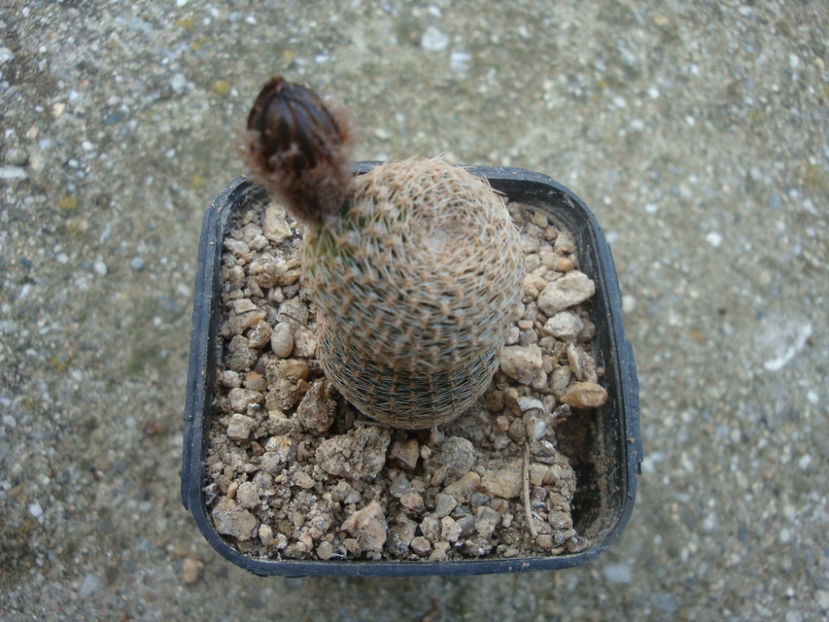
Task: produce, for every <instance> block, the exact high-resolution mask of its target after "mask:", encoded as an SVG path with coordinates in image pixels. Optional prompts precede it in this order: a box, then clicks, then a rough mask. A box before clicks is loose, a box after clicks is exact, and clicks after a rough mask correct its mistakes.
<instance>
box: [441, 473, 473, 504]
mask: <svg viewBox="0 0 829 622" xmlns="http://www.w3.org/2000/svg"><path fill="white" fill-rule="evenodd" d="M480 487H481V476H480V475H478V474H477V473H475V472H474V471H470V472H469V473H467V474H466V475H464V476H463V477H462V478H460V479H459V480H458V481H456V482H453V483H451V484H449V485H448V486H447V487H446V488H445V489H444V490H443V492H444V493H445V494H447V495H451V496H452V497H454V498H455V499H456V500H457V501H458V502H459V503H463V502H464V501H466V500H467V499H468V498H469V496H470V495H471V494H472V493H474V492H476V491H477V490H478V489H479V488H480Z"/></svg>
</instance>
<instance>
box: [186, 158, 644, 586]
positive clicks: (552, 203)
mask: <svg viewBox="0 0 829 622" xmlns="http://www.w3.org/2000/svg"><path fill="white" fill-rule="evenodd" d="M376 164H377V162H358V163H356V164H355V165H354V171H355V173H356V174H359V173H363V172H366V171H368V170H370V169H371V168H372V167H373V166H375V165H376ZM470 170H471V171H472V172H473V173H474V174H476V175H479V176H481V177H486V178H487V179H488V180H489V183H490V184H491V185H492V187H493V188H495V189H496V190H499V191H501V192H503V193H504V194H505V195H506V196H507V197H508V198H509V200H510V201H516V202H521V203H527V204H531V205H534V206H536V207H539V208H542V209H544V210H546V211H547V212H548V213H549V214H550V215H551V217H552V219H553V221H555V222H556V223H557V224H560V225H561V226H563V227H564V228H566V229H568V230H569V231H570V232H571V233H572V234H573V236H574V238H575V240H576V244H577V247H578V259H579V267H580V269H581V270H582V271H583V272H585V273H586V274H587V275H588V276H590V277H591V278H592V279H593V281H594V282H595V283H596V294H595V295H594V296H593V298H592V299H591V300H590V301H589V303H588V304H589V314H590V318H591V320H592V321H593V323H594V324H595V325H596V331H597V334H596V338H595V352H594V354H595V356H596V364H597V366H602V367H604V370H605V373H604V376H603V382H604V384H605V387H606V389H607V392H608V400H607V402H606V403H605V404H604V406H602V407H601V408H598V409H594V410H591V411H577V412H575V414H574V415H572V416H571V417H570V418H568V419H567V421H566V422H564V423H562V424H560V425H559V427H558V428H557V429H556V434H557V438H558V446H559V448H560V449H561V450H562V451H564V453H566V454H568V457H569V458H570V460H571V463H572V465H573V468H574V469H575V471H576V475H577V482H578V483H577V488H576V494H575V498H574V502H573V515H574V522H575V527H576V530H577V531H578V533H579V534H580V535H583V536H587V537H588V538H589V539H590V541H591V542H592V543H593V544H592V546H590V547H589V548H587V549H585V550H583V551H581V552H579V553H573V554H567V555H559V556H554V557H532V558H521V559H518V558H513V559H482V560H462V561H447V562H429V561H402V562H401V561H342V560H329V561H306V560H260V559H253V558H250V557H247V556H245V555H242V554H241V553H239V552H238V551H237V550H236V549H234V548H233V547H232V546H231V545H230V543H229V542H227V541H226V540H224V539H223V538H222V537H221V536H220V535H219V534H218V533H217V532H216V530H215V528H214V527H213V523H212V522H211V519H210V516H209V513H208V510H207V508H206V505H205V493H204V484H205V469H204V457H205V454H206V448H207V438H208V432H209V429H210V422H211V418H212V417H213V410H212V401H213V392H214V388H215V381H216V366H217V363H218V362H219V361H220V356H221V344H220V338H219V336H218V326H219V319H220V318H219V316H220V299H221V296H220V290H221V255H222V242H223V239H224V236H225V231H226V228H227V223H228V219H229V217H230V216H231V214H232V213H233V212H235V211H236V210H243V209H246V208H247V207H250V206H253V205H256V204H257V203H260V202H265V201H267V194H266V192H265V191H264V190H263V189H262V188H260V187H259V186H257V185H255V184H253V183H251V182H249V181H247V180H245V179H242V178H239V179H236V180H234V181H233V182H231V183H230V185H229V186H227V188H226V189H225V190H224V191H223V192H222V194H221V195H219V197H218V198H217V199H216V201H215V202H214V203H213V204H212V205H211V206H210V207H208V209H207V212H206V213H205V215H204V221H203V224H202V234H201V243H200V244H199V256H198V265H199V269H198V275H197V277H196V286H195V293H194V301H193V323H192V332H191V337H190V361H189V374H188V378H187V402H186V406H185V414H184V456H183V464H182V470H181V496H182V501H183V503H184V506H185V507H186V508H188V509H189V510H190V512H192V514H193V517H194V518H195V520H196V524H197V525H198V526H199V529H200V530H201V532H202V533H203V534H204V537H205V538H207V541H208V542H210V544H211V545H212V546H213V547H214V548H215V549H216V550H217V551H218V552H219V553H221V554H222V555H223V556H224V557H226V558H227V559H229V560H230V561H232V562H233V563H234V564H236V565H238V566H241V567H242V568H244V569H246V570H249V571H250V572H252V573H254V574H258V575H281V576H288V577H298V576H308V575H352V576H418V575H465V574H469V575H471V574H487V573H502V572H520V571H528V570H557V569H560V568H569V567H572V566H578V565H580V564H583V563H585V562H587V561H588V560H590V559H592V558H594V557H596V556H597V555H598V554H599V553H601V552H602V551H604V550H605V549H607V548H608V546H610V544H611V543H612V542H613V541H615V540H616V538H618V537H619V534H620V533H621V532H622V529H623V528H624V526H625V524H626V523H627V521H628V518H629V517H630V513H631V510H632V509H633V502H634V497H635V494H636V477H637V474H638V473H639V469H640V464H641V460H642V446H641V436H640V432H639V393H638V391H639V385H638V381H637V377H636V367H635V365H634V362H633V352H632V350H631V347H630V344H629V343H628V342H627V341H626V340H625V337H624V329H623V327H622V317H621V295H620V293H619V283H618V280H617V277H616V271H615V268H614V265H613V259H612V257H611V254H610V248H609V247H608V245H607V242H606V240H605V237H604V235H603V234H602V232H601V230H600V229H599V226H598V224H597V223H596V219H595V217H594V216H593V214H592V213H591V212H590V210H589V209H588V208H587V206H586V205H585V204H584V203H583V202H582V201H581V200H580V199H579V198H578V197H576V196H575V195H574V194H573V193H572V192H570V191H569V190H568V189H567V188H565V187H563V186H561V185H560V184H558V183H556V182H554V181H553V180H552V179H550V178H549V177H547V176H545V175H541V174H538V173H533V172H529V171H525V170H521V169H516V168H501V167H483V166H482V167H472V168H471V169H470ZM568 447H569V448H570V449H569V450H568Z"/></svg>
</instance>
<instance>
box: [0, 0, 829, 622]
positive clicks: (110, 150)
mask: <svg viewBox="0 0 829 622" xmlns="http://www.w3.org/2000/svg"><path fill="white" fill-rule="evenodd" d="M550 7H554V8H550ZM0 32H1V33H2V43H0V118H1V119H2V121H0V131H2V152H0V156H2V161H0V197H2V198H0V337H1V338H2V345H0V542H1V543H0V611H2V614H0V616H2V617H3V619H6V620H27V619H38V620H44V619H48V620H51V619H77V620H91V619H102V620H119V619H120V620H127V619H132V620H158V619H164V620H191V619H192V620H207V619H215V620H224V619H228V620H229V619H241V618H245V619H277V620H282V619H285V620H288V619H290V620H324V619H330V620H340V619H342V620H365V619H372V620H376V621H380V620H431V621H435V620H490V619H491V620H602V619H608V620H632V619H652V620H671V619H678V620H711V619H722V620H732V619H733V620H761V619H769V620H784V621H786V622H797V621H798V620H804V621H805V620H816V619H819V618H821V617H823V616H825V615H826V614H827V610H829V548H827V538H826V534H827V529H829V504H828V503H827V499H826V492H827V490H829V422H827V403H829V402H828V400H829V392H828V391H827V387H826V376H827V365H828V364H827V361H829V356H828V355H829V337H827V325H829V322H828V321H827V319H829V318H827V315H829V313H828V312H827V305H829V300H828V299H827V283H829V279H827V259H829V230H827V199H829V143H827V138H828V136H827V100H829V74H827V67H826V63H827V61H829V59H827V50H826V41H827V32H829V5H827V4H826V3H825V2H822V1H819V0H817V1H814V2H808V1H803V2H791V3H783V2H780V1H778V2H775V1H768V2H756V3H755V2H748V1H747V2H745V3H744V4H741V3H739V2H705V3H703V2H699V3H685V2H679V1H668V2H647V3H636V2H627V1H618V2H565V3H541V2H532V1H529V0H516V1H513V2H503V3H498V2H491V1H489V0H480V1H468V2H448V1H440V0H435V1H434V2H432V3H429V4H424V5H421V6H419V7H414V6H411V4H410V3H404V2H392V1H389V2H357V1H348V2H333V1H332V0H325V1H323V2H264V3H253V2H240V1H236V2H227V3H219V2H203V1H195V0H191V1H186V0H177V1H175V2H166V3H156V2H143V1H142V2H135V3H120V2H84V1H66V2H23V1H21V0H7V1H5V2H4V3H3V7H2V8H0ZM277 73H281V74H284V75H286V76H287V77H289V78H290V79H292V80H296V81H300V82H303V83H307V84H309V85H311V86H313V87H314V88H316V89H318V90H319V91H321V92H323V93H327V94H333V95H337V96H338V97H339V98H340V99H342V100H343V101H344V102H345V104H346V105H347V106H348V108H349V109H350V110H351V111H352V113H353V116H354V117H355V119H356V121H357V123H358V124H359V127H360V137H361V139H360V146H359V149H358V153H357V156H358V157H360V158H364V159H374V158H386V157H403V156H408V155H414V154H423V155H432V154H436V153H438V152H444V153H447V154H449V156H450V157H452V158H454V159H455V160H457V161H460V162H469V163H480V164H509V165H514V166H521V167H524V168H529V169H532V170H537V171H540V172H543V173H547V174H549V175H551V176H552V177H554V178H556V179H558V180H559V181H561V182H562V183H564V184H565V185H567V186H569V187H571V188H572V189H573V190H574V191H575V192H576V193H577V194H579V195H580V196H581V197H582V198H583V199H584V200H585V201H586V202H587V203H588V205H590V206H591V207H592V208H593V210H594V211H595V212H596V215H597V217H598V219H599V222H600V223H601V224H602V226H603V228H604V229H605V231H606V232H607V233H608V235H609V238H610V240H611V243H612V247H613V250H614V253H615V258H616V262H617V267H618V271H619V275H620V279H621V283H622V289H623V293H624V294H625V306H626V309H625V311H626V313H625V320H626V324H627V330H628V336H629V338H630V340H631V342H632V343H633V347H634V350H635V353H636V357H637V363H638V365H639V370H640V380H641V398H642V429H643V435H644V443H645V455H646V459H645V462H644V465H643V475H642V478H641V487H640V492H639V498H638V500H637V505H636V509H635V511H634V514H633V517H632V520H631V523H630V525H629V526H628V528H627V530H626V532H625V533H624V534H623V537H622V538H621V540H620V541H619V542H618V543H617V544H616V545H615V546H614V547H613V548H612V549H611V550H610V551H609V552H607V553H606V554H605V555H603V556H602V557H600V558H599V559H597V560H595V561H594V562H593V563H591V564H589V565H586V566H582V567H579V568H577V569H573V570H568V571H563V572H558V573H554V574H529V575H520V576H489V577H471V578H458V579H441V578H426V579H410V580H377V579H340V580H337V579H304V580H287V581H286V580H283V579H279V578H271V579H259V578H256V577H253V576H249V575H247V574H245V573H244V572H243V571H241V570H239V569H237V568H236V567H234V566H232V565H230V564H228V563H226V562H225V561H223V560H222V559H220V558H219V557H218V556H217V555H216V554H214V552H213V550H212V549H211V548H210V547H209V546H208V545H207V543H206V542H205V541H204V540H203V539H202V537H201V535H200V534H199V533H198V531H197V529H196V528H195V525H194V523H193V521H192V520H191V519H190V517H189V515H188V514H187V512H186V511H185V510H184V509H183V508H182V506H181V503H180V501H179V489H178V470H179V461H180V450H181V430H182V411H183V403H184V385H185V371H186V370H185V366H186V357H187V347H188V333H189V322H190V318H189V314H190V304H191V295H192V283H193V278H194V274H195V268H196V266H195V265H194V261H195V255H196V245H197V241H198V235H199V226H200V221H201V216H202V213H203V210H204V208H205V207H206V205H207V203H208V202H209V201H210V200H211V198H212V197H214V196H215V195H216V194H217V193H218V192H219V190H220V189H221V188H222V187H223V185H224V184H225V183H226V182H227V181H229V180H230V179H231V178H233V177H234V176H236V175H237V174H239V173H240V172H241V170H242V169H241V164H240V163H239V160H238V158H237V157H236V156H235V154H234V150H233V141H234V137H235V135H236V132H237V131H238V129H239V128H240V127H241V125H242V123H243V121H244V116H245V114H246V111H247V108H248V106H249V103H250V101H251V99H252V97H253V96H254V94H255V93H256V91H257V90H258V87H259V85H260V83H261V82H263V81H264V80H265V79H266V78H267V77H268V76H270V75H271V74H277Z"/></svg>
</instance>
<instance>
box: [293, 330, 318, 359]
mask: <svg viewBox="0 0 829 622" xmlns="http://www.w3.org/2000/svg"><path fill="white" fill-rule="evenodd" d="M316 353H317V335H316V334H315V333H314V332H313V331H310V330H308V329H307V328H299V329H297V331H296V332H295V333H294V356H298V357H301V358H312V357H313V356H314V355H316Z"/></svg>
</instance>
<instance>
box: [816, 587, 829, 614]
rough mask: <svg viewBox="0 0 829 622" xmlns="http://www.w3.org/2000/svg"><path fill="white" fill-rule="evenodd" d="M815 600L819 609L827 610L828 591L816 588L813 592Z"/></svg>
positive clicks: (828, 606) (828, 605)
mask: <svg viewBox="0 0 829 622" xmlns="http://www.w3.org/2000/svg"><path fill="white" fill-rule="evenodd" d="M815 600H816V601H817V605H818V607H820V610H821V611H825V612H829V591H827V590H817V591H816V592H815Z"/></svg>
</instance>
